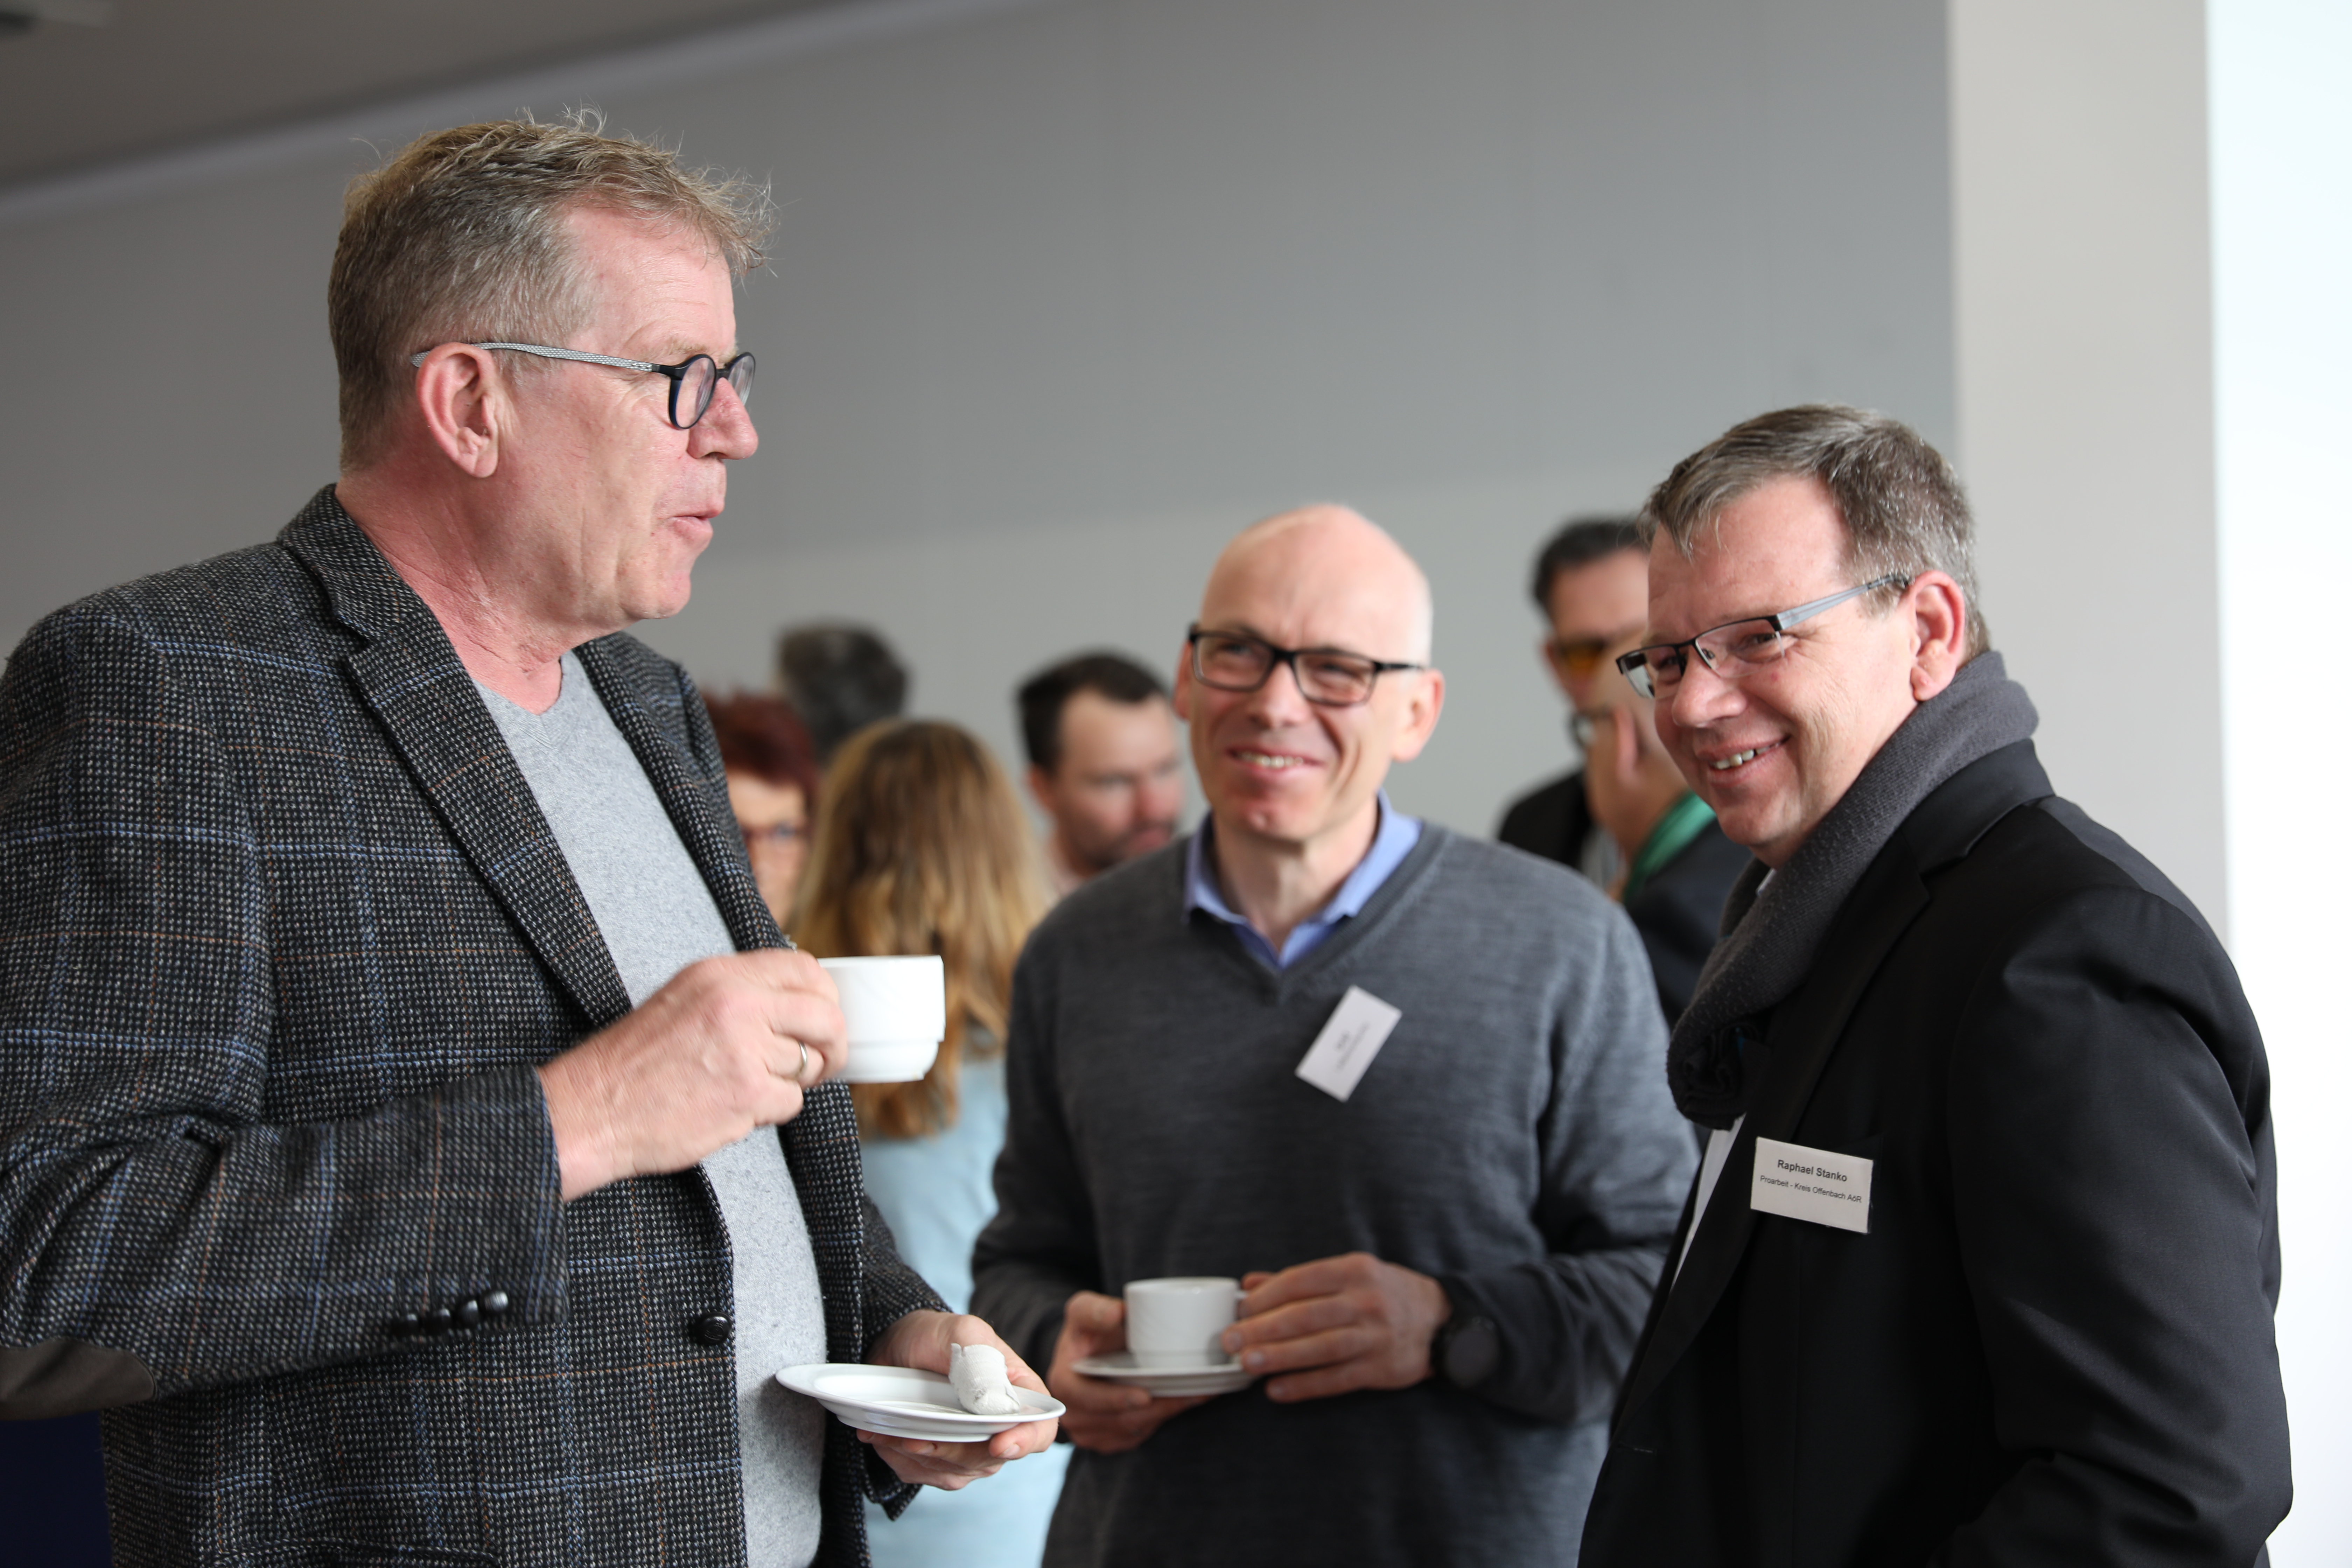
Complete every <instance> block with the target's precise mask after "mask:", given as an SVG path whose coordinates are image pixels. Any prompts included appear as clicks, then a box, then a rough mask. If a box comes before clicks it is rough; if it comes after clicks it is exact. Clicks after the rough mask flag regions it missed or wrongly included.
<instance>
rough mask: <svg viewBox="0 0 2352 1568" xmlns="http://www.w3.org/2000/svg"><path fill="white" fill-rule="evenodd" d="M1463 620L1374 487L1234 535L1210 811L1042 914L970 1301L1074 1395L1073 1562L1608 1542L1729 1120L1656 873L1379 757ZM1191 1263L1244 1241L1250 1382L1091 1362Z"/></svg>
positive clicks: (1016, 1029) (1189, 660) (1223, 586)
mask: <svg viewBox="0 0 2352 1568" xmlns="http://www.w3.org/2000/svg"><path fill="white" fill-rule="evenodd" d="M1430 624H1431V612H1430V601H1429V591H1428V586H1427V583H1426V580H1425V579H1424V578H1423V576H1422V574H1421V572H1420V570H1419V568H1418V567H1416V566H1415V565H1414V564H1413V563H1412V560H1411V559H1410V558H1409V557H1408V556H1406V555H1405V553H1404V552H1402V550H1401V549H1400V548H1398V546H1397V545H1396V544H1395V542H1393V541H1392V540H1391V539H1390V538H1389V537H1388V536H1387V535H1386V534H1384V533H1382V532H1381V531H1380V530H1379V529H1377V528H1375V527H1373V526H1372V525H1371V524H1370V522H1368V521H1365V520H1364V519H1362V518H1361V517H1359V516H1357V515H1356V514H1354V513H1352V512H1349V511H1345V510H1340V509H1337V508H1328V507H1318V508H1311V509H1307V510H1303V511H1299V512H1294V513H1289V514H1286V515H1285V516H1283V517H1279V518H1275V519H1272V520H1269V521H1266V522H1265V523H1261V524H1258V525H1257V526H1256V527H1255V528H1253V529H1251V530H1249V531H1246V532H1244V534H1243V535H1242V536H1241V537H1240V538H1239V539H1237V540H1235V541H1234V543H1233V544H1232V545H1231V546H1230V547H1228V549H1227V550H1226V552H1225V553H1224V555H1223V557H1221V558H1220V560H1219V562H1218V564H1217V566H1216V569H1215V571H1214V572H1213V574H1212V575H1211V578H1210V582H1209V586H1208V590H1207V592H1206V594H1205V595H1204V597H1203V601H1202V611H1201V618H1200V621H1199V623H1198V624H1197V625H1196V626H1195V627H1194V629H1193V631H1192V636H1191V637H1190V638H1189V639H1188V646H1187V648H1186V652H1185V657H1184V660H1183V663H1182V665H1181V668H1180V670H1179V674H1178V681H1177V690H1176V702H1177V709H1178V711H1179V712H1180V713H1181V715H1182V716H1183V717H1184V718H1185V720H1186V721H1187V722H1188V723H1189V725H1190V726H1191V732H1192V752H1193V759H1194V762H1195V764H1196V765H1197V767H1198V769H1199V771H1200V774H1201V778H1202V787H1203V789H1204V791H1205V793H1206V794H1207V795H1208V797H1209V802H1210V810H1211V816H1210V820H1209V821H1208V822H1207V823H1205V824H1203V826H1202V830H1201V832H1200V833H1199V834H1198V835H1197V836H1195V837H1192V838H1190V839H1188V840H1186V841H1184V842H1182V843H1181V844H1178V845H1174V846H1171V847H1170V848H1168V849H1166V850H1163V851H1161V852H1160V853H1159V854H1157V855H1154V856H1151V857H1149V858H1145V859H1143V860H1140V861H1138V862H1135V863H1133V864H1131V865H1129V866H1128V867H1125V868H1120V869H1119V870H1118V871H1116V872H1113V873H1112V874H1110V875H1108V876H1107V877H1105V878H1102V879H1099V880H1098V881H1097V882H1096V883H1093V884H1091V885H1089V886H1088V887H1087V888H1086V889H1081V890H1080V891H1079V892H1078V893H1076V895H1074V896H1073V897H1072V898H1071V899H1069V900H1067V901H1066V902H1065V903H1064V904H1063V905H1062V906H1061V907H1060V908H1059V909H1058V910H1055V913H1054V914H1053V916H1052V917H1051V918H1049V919H1048V921H1046V922H1045V925H1044V926H1042V927H1041V928H1040V929H1039V931H1038V932H1037V934H1036V936H1035V937H1034V939H1033V940H1032V942H1031V943H1030V945H1029V948H1028V950H1027V952H1025V953H1024V956H1023V959H1022V962H1021V967H1020V971H1019V973H1018V976H1017V978H1016V980H1015V983H1014V991H1013V1022H1012V1031H1011V1037H1010V1042H1009V1047H1008V1049H1009V1058H1008V1059H1009V1068H1008V1071H1009V1078H1010V1083H1011V1089H1012V1102H1013V1103H1012V1121H1011V1127H1010V1131H1009V1136H1008V1141H1007V1145H1006V1149H1005V1153H1004V1156H1003V1160H1002V1161H1001V1162H1000V1163H999V1165H998V1168H997V1177H996V1182H997V1195H998V1201H999V1205H1000V1210H999V1213H998V1215H997V1217H996V1219H995V1220H994V1222H993V1223H992V1224H991V1225H990V1226H989V1227H988V1229H987V1231H986V1232H985V1233H984V1234H983V1235H982V1237H981V1241H980V1246H979V1249H978V1253H977V1256H976V1258H975V1270H976V1283H977V1290H976V1295H975V1300H974V1310H977V1311H980V1312H982V1313H984V1314H986V1315H987V1316H988V1317H989V1318H990V1319H991V1320H992V1321H994V1322H995V1323H996V1324H997V1325H998V1327H999V1328H1000V1330H1001V1331H1003V1333H1004V1334H1005V1335H1006V1336H1007V1338H1008V1339H1009V1340H1010V1341H1011V1342H1012V1343H1013V1344H1014V1345H1015V1346H1016V1347H1018V1348H1019V1349H1020V1350H1021V1352H1023V1353H1024V1355H1025V1356H1027V1357H1028V1358H1029V1359H1030V1360H1031V1361H1032V1363H1034V1364H1038V1365H1048V1366H1050V1369H1051V1370H1050V1371H1049V1372H1048V1373H1047V1383H1048V1384H1049V1385H1050V1386H1051V1387H1052V1388H1053V1390H1054V1392H1055V1394H1057V1395H1058V1396H1059V1397H1060V1398H1062V1399H1063V1400H1064V1401H1065V1402H1066V1404H1067V1405H1069V1415H1067V1416H1066V1418H1065V1420H1064V1423H1063V1430H1064V1431H1065V1432H1066V1434H1067V1435H1068V1436H1070V1438H1071V1440H1072V1441H1073V1442H1074V1443H1076V1445H1077V1447H1078V1448H1079V1450H1080V1452H1079V1454H1078V1456H1077V1458H1076V1462H1075V1463H1074V1464H1073V1466H1072V1467H1071V1470H1070V1477H1069V1480H1068V1483H1067V1485H1066V1489H1065V1490H1064V1492H1063V1497H1062V1502H1061V1506H1060V1509H1059V1510H1058V1511H1057V1512H1056V1514H1055V1521H1054V1527H1053V1533H1052V1536H1051V1539H1050V1542H1049V1544H1048V1548H1047V1553H1046V1561H1047V1563H1049V1564H1053V1565H1055V1568H1061V1565H1076V1564H1097V1563H1101V1564H1118V1568H1138V1565H1142V1568H1149V1565H1150V1564H1156V1563H1170V1564H1175V1563H1187V1564H1189V1563H1204V1562H1215V1563H1240V1564H1248V1563H1268V1564H1273V1563H1280V1564H1284V1565H1285V1568H1291V1565H1295V1564H1297V1563H1318V1562H1346V1563H1351V1564H1354V1563H1370V1564H1381V1563H1395V1564H1399V1565H1400V1568H1402V1565H1405V1564H1414V1565H1419V1564H1427V1563H1482V1564H1484V1563H1510V1564H1551V1563H1560V1564H1568V1563H1574V1562H1575V1560H1576V1549H1577V1540H1578V1535H1579V1532H1580V1528H1581V1524H1582V1520H1583V1514H1584V1509H1585V1503H1586V1500H1587V1499H1588V1498H1589V1496H1590V1494H1591V1488H1592V1480H1593V1477H1594V1474H1595V1473H1596V1471H1597V1469H1598V1467H1599V1463H1600V1459H1601V1451H1602V1447H1603V1440H1604V1439H1603V1424H1604V1423H1605V1421H1606V1419H1607V1415H1608V1412H1609V1408H1610V1404H1611V1401H1612V1397H1613V1395H1614V1394H1615V1390H1616V1386H1617V1382H1618V1379H1619V1378H1620V1377H1621V1376H1622V1373H1623V1370H1624V1366H1625V1363H1626V1361H1627V1359H1628V1357H1629V1355H1630V1353H1631V1352H1632V1349H1633V1342H1634V1340H1635V1337H1636V1336H1637V1334H1638V1333H1639V1331H1640V1328H1641V1323H1642V1318H1643V1311H1644V1310H1645V1309H1646V1307H1647V1305H1648V1301H1649V1297H1650V1292H1651V1289H1652V1288H1653V1286H1654V1283H1655V1281H1656V1279H1657V1276H1658V1271H1659V1268H1660V1267H1661V1264H1662V1261H1663V1259H1664V1248H1665V1244H1666V1241H1667V1238H1668V1237H1670V1236H1671V1235H1672V1233H1673V1231H1674V1227H1675V1223H1676V1219H1677V1217H1678V1215H1679V1213H1680V1210H1681V1207H1682V1205H1683V1202H1684V1199H1685V1195H1686V1194H1687V1192H1688V1189H1689V1184H1690V1177H1691V1169H1692V1165H1693V1163H1694V1151H1693V1146H1692V1141H1691V1139H1690V1136H1689V1133H1688V1131H1687V1130H1686V1128H1685V1124H1684V1123H1683V1122H1682V1121H1681V1119H1680V1118H1679V1116H1678V1115H1677V1114H1676V1113H1675V1110H1674V1108H1673V1105H1672V1103H1671V1101H1670V1100H1669V1098H1668V1096H1667V1093H1666V1089H1665V1083H1664V1065H1663V1064H1664V1041H1665V1036H1664V1026H1663V1022H1662V1019H1661V1017H1660V1016H1659V1013H1658V1010H1657V1004H1656V1000H1655V996H1654V990H1653V987H1652V984H1651V979H1650V974H1649V970H1648V965H1647V963H1646V961H1645V960H1644V959H1643V954H1642V948H1641V943H1640V941H1639V939H1638V938H1637V937H1636V936H1635V935H1634V933H1633V928H1632V927H1631V926H1630V925H1629V924H1628V923H1627V921H1625V919H1624V916H1623V914H1622V911H1620V910H1616V909H1615V908H1614V907H1613V906H1612V905H1610V904H1609V903H1608V902H1607V901H1606V900H1603V899H1602V898H1601V896H1600V895H1599V894H1598V893H1597V892H1595V891H1594V890H1593V889H1591V887H1590V886H1589V885H1587V884H1586V883H1584V882H1583V881H1582V880H1581V879H1579V878H1577V877H1575V876H1573V875H1572V874H1570V873H1569V872H1568V871H1566V870H1564V869H1562V868H1559V867H1556V866H1552V865H1549V864H1548V863H1545V862H1541V861H1538V860H1537V859H1535V858H1532V857H1528V856H1524V855H1521V854H1519V853H1517V852H1516V851H1513V850H1508V849H1503V848H1498V847H1495V846H1492V845H1488V844H1485V843H1481V842H1478V841H1475V840H1471V839H1466V838H1463V837H1457V836H1455V835H1454V834H1451V833H1448V832H1447V831H1445V830H1444V829H1443V828H1441V827H1436V826H1430V825H1425V824H1423V823H1420V822H1418V821H1415V820H1414V819H1413V818H1412V817H1410V816H1404V815H1403V814H1402V813H1400V812H1398V811H1396V810H1395V809H1394V807H1393V806H1391V805H1390V804H1389V803H1388V801H1387V799H1386V797H1385V795H1383V794H1382V793H1381V783H1382V781H1383V780H1384V779H1385V777H1386V775H1387V772H1388V769H1389V767H1390V765H1391V763H1395V762H1400V761H1404V760H1408V759H1410V758H1411V757H1412V756H1414V755H1416V754H1418V753H1419V752H1420V751H1421V749H1422V748H1423V745H1424V744H1426V742H1427V741H1428V739H1429V736H1430V734H1431V732H1432V731H1433V729H1434V728H1435V725H1436V722H1437V717H1438V712H1439V710H1440V708H1441V707H1442V705H1443V702H1444V678H1443V676H1441V675H1440V674H1439V673H1438V672H1437V671H1436V670H1435V669H1434V668H1430V665H1429V646H1430ZM1368 1004H1370V1005H1368ZM1335 1020H1336V1022H1337V1023H1338V1024H1339V1025H1340V1026H1341V1027H1342V1029H1343V1030H1344V1031H1345V1032H1347V1033H1348V1034H1349V1036H1350V1037H1351V1039H1352V1045H1351V1046H1350V1047H1349V1048H1348V1049H1346V1050H1344V1051H1343V1050H1340V1049H1339V1048H1338V1047H1336V1045H1335V1044H1333V1043H1331V1042H1329V1041H1327V1040H1325V1039H1324V1037H1325V1036H1326V1035H1327V1034H1328V1033H1333V1032H1335V1031H1333V1030H1332V1029H1331V1027H1330V1026H1332V1025H1333V1024H1334V1022H1335ZM1383 1026H1385V1032H1383ZM1171 1275H1233V1276H1235V1277H1237V1278H1240V1279H1242V1281H1243V1283H1244V1288H1245V1289H1246V1291H1247V1294H1246V1296H1245V1298H1244V1300H1243V1301H1242V1304H1241V1318H1240V1321H1239V1322H1237V1323H1236V1325H1235V1326H1234V1329H1233V1330H1232V1331H1230V1332H1229V1333H1228V1335H1227V1339H1226V1344H1227V1347H1228V1349H1230V1350H1231V1351H1232V1352H1234V1354H1235V1355H1236V1356H1237V1357H1238V1359H1239V1360H1240V1361H1241V1363H1242V1364H1243V1366H1244V1368H1245V1369H1246V1370H1247V1371H1248V1372H1249V1373H1253V1374H1255V1375H1256V1381H1255V1383H1254V1384H1252V1385H1251V1386H1250V1387H1249V1388H1247V1389H1246V1390H1244V1391H1241V1392H1236V1393H1229V1394H1223V1395H1221V1396H1213V1397H1209V1398H1202V1397H1192V1398H1172V1397H1154V1396H1152V1395H1150V1394H1146V1393H1145V1392H1144V1391H1142V1390H1141V1389H1140V1388H1139V1387H1136V1386H1133V1385H1132V1384H1124V1383H1118V1382H1111V1381H1107V1380H1104V1379H1100V1378H1096V1377H1090V1376H1087V1375H1084V1374H1082V1373H1079V1372H1078V1371H1077V1367H1078V1364H1079V1363H1081V1362H1084V1361H1086V1360H1087V1358H1088V1357H1091V1356H1095V1355H1098V1354H1102V1353H1104V1352H1112V1351H1116V1350H1118V1349H1120V1348H1122V1347H1123V1346H1124V1343H1125V1337H1124V1336H1125V1320H1124V1312H1123V1309H1122V1307H1121V1304H1120V1302H1119V1301H1118V1299H1117V1294H1118V1290H1119V1289H1120V1288H1121V1287H1122V1286H1123V1285H1124V1284H1125V1283H1126V1282H1128V1281H1129V1280H1132V1279H1150V1278H1158V1277H1162V1276H1171Z"/></svg>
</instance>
